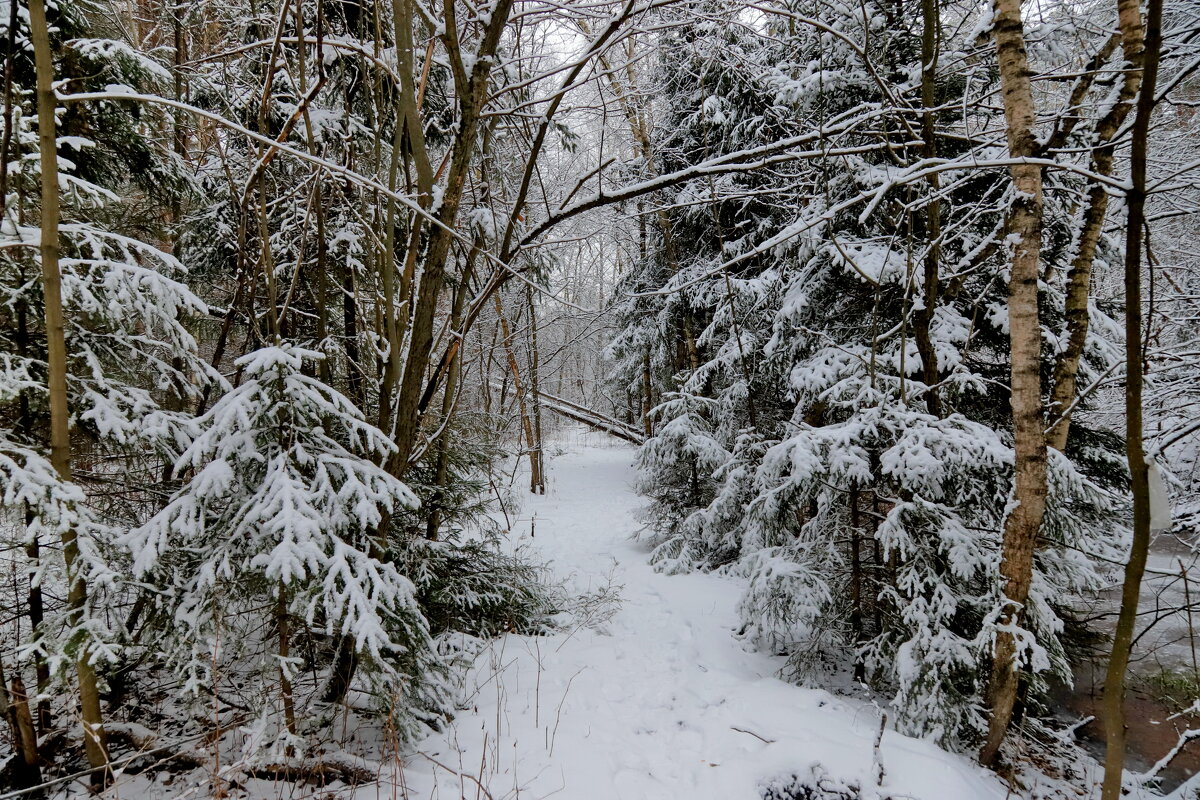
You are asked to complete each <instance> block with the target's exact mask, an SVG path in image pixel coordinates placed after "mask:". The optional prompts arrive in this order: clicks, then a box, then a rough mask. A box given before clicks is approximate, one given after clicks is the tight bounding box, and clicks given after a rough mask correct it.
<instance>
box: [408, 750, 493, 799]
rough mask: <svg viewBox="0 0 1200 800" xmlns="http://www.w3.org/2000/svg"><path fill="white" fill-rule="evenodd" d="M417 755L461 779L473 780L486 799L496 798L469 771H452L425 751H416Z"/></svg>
mask: <svg viewBox="0 0 1200 800" xmlns="http://www.w3.org/2000/svg"><path fill="white" fill-rule="evenodd" d="M417 755H419V756H420V757H421V758H424V759H426V760H427V761H431V762H433V763H434V764H435V765H437V766H439V767H441V768H442V769H444V770H446V772H449V773H450V774H451V775H457V776H458V777H459V778H460V779H462V778H467V779H468V780H470V781H473V782H474V783H475V785H476V786H478V787H479V791H481V792H483V793H484V794H485V795H486V796H487V799H488V800H496V798H494V797H492V793H491V792H489V791H488V790H487V787H486V786H484V785H483V784H482V783H480V782H479V780H478V779H477V778H476V777H475V776H474V775H472V774H471V773H469V772H455V771H454V770H452V769H451V768H450V767H447V766H446V765H445V764H443V763H442V762H440V761H438V760H437V759H436V758H434V757H433V756H429V755H426V754H425V753H420V752H419V753H417Z"/></svg>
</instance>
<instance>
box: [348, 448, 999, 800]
mask: <svg viewBox="0 0 1200 800" xmlns="http://www.w3.org/2000/svg"><path fill="white" fill-rule="evenodd" d="M561 448H562V450H563V451H562V452H559V453H558V454H556V455H555V457H553V459H552V461H551V464H550V469H549V482H548V487H547V494H546V495H545V496H542V497H531V498H530V499H528V500H527V501H526V502H525V503H524V507H523V508H522V509H521V511H520V516H519V519H512V520H510V526H511V531H510V537H512V538H514V539H516V540H519V541H520V542H522V543H524V544H526V545H528V546H529V548H530V549H531V550H532V551H534V553H535V555H537V556H540V557H541V558H542V559H543V560H544V561H546V562H547V563H548V564H549V566H550V568H551V569H552V570H553V571H554V572H555V573H556V575H557V576H558V577H559V578H561V579H563V580H565V581H566V582H567V584H568V586H569V588H571V589H572V590H573V591H575V592H577V593H587V592H591V593H597V592H599V593H600V594H601V595H604V596H609V597H612V598H614V601H613V602H612V603H609V604H607V605H608V609H607V612H605V606H606V604H605V603H596V604H595V617H594V618H592V619H585V620H583V624H576V625H575V626H573V628H572V629H568V630H567V631H565V632H563V633H559V634H555V635H551V636H540V637H526V636H508V637H505V638H503V639H501V640H498V641H496V642H494V643H492V645H491V646H489V648H488V649H487V650H485V651H484V652H483V653H481V654H480V656H479V658H478V659H477V661H476V664H475V667H474V670H473V672H472V674H471V677H470V679H469V680H470V683H468V686H470V687H474V690H473V691H468V692H467V696H468V697H469V700H468V701H467V702H468V703H469V707H468V708H467V710H465V711H463V712H461V713H460V715H459V716H458V717H457V719H456V720H455V721H454V722H453V724H451V725H450V726H449V728H448V729H447V730H446V731H444V732H442V733H440V734H436V735H434V736H431V737H429V738H428V739H426V740H425V741H424V742H422V743H420V745H419V746H418V747H417V749H416V754H415V755H411V756H410V757H409V758H408V759H406V763H405V765H404V766H403V767H401V766H400V765H396V766H395V767H394V768H393V769H391V770H388V768H386V767H385V768H384V775H383V777H384V781H383V783H382V784H381V785H380V786H373V787H364V788H360V789H359V790H358V794H357V795H356V800H368V798H384V797H395V798H413V799H414V800H415V799H416V798H422V799H423V798H431V799H439V800H446V799H447V798H480V799H482V798H491V799H492V800H501V798H512V799H513V800H516V798H530V800H534V799H535V798H537V799H538V800H540V798H546V797H551V796H553V797H555V798H560V799H561V800H667V799H668V798H679V800H685V799H686V800H706V799H707V798H712V800H741V799H742V798H745V799H746V800H759V799H760V798H763V797H764V796H765V797H771V798H779V800H785V799H786V798H792V797H796V798H802V797H809V796H810V795H808V794H805V793H803V792H802V791H793V792H788V791H787V787H788V785H789V784H792V785H793V786H794V783H795V780H794V778H793V777H792V776H799V777H800V778H802V779H803V778H808V777H809V776H811V775H813V773H814V770H815V771H816V772H817V774H824V775H826V776H827V780H828V783H829V784H830V785H831V786H832V785H838V784H841V785H845V786H854V785H857V786H858V787H861V788H862V792H861V795H860V794H859V793H857V792H856V793H854V794H853V795H842V794H831V795H829V797H843V796H854V797H858V796H861V797H864V798H867V797H870V798H880V800H883V799H884V798H897V800H898V799H899V798H912V799H913V800H992V798H996V800H999V799H1000V798H1004V797H1006V796H1007V792H1006V790H1005V788H1004V787H1003V785H1002V784H1001V782H1000V781H999V779H997V778H996V776H994V775H992V774H991V773H988V772H985V771H984V770H982V769H980V768H979V767H977V766H975V765H973V764H972V763H971V762H969V761H968V760H967V759H965V758H962V757H959V756H955V755H951V754H948V753H946V752H944V751H942V750H940V749H938V748H937V747H936V746H934V745H933V744H930V743H929V742H924V741H918V740H915V739H912V738H909V737H906V736H902V735H900V734H898V733H896V732H894V731H892V730H886V731H885V732H884V734H883V737H882V742H881V744H880V746H879V748H878V754H877V751H876V739H877V737H878V736H879V735H880V712H879V710H878V709H876V708H874V707H873V706H872V705H870V704H867V703H864V702H860V701H857V700H853V699H848V698H841V697H835V696H834V695H831V694H829V693H827V692H824V691H814V690H808V689H803V688H800V687H797V686H794V685H791V684H788V683H785V682H783V681H781V680H780V679H779V678H778V677H777V674H778V672H779V669H780V667H781V666H782V660H781V659H778V658H775V657H772V656H770V655H765V654H761V653H755V652H747V651H746V650H745V649H743V647H742V645H741V644H740V643H739V641H738V640H737V639H736V638H735V635H734V634H735V629H736V627H737V603H738V600H739V598H740V596H741V593H742V586H741V585H740V583H739V582H738V581H737V580H735V579H732V578H728V577H723V576H719V575H711V574H707V575H705V574H695V575H680V576H666V575H662V574H659V573H656V572H654V571H653V569H652V568H651V567H650V566H649V565H648V563H647V552H646V548H645V547H644V546H642V545H640V544H639V543H638V542H637V541H636V540H635V538H634V534H635V533H636V531H637V530H638V529H639V527H640V523H639V522H638V519H637V513H636V512H637V510H638V508H639V507H640V506H642V505H643V504H644V501H643V500H642V499H641V498H639V497H638V496H637V495H636V494H635V492H634V489H633V487H632V485H631V484H632V481H633V479H634V468H633V467H632V460H633V456H634V451H633V450H632V449H631V448H628V447H626V446H622V445H618V444H616V443H610V442H609V441H608V440H605V439H603V438H601V437H600V436H599V435H590V434H578V435H571V436H569V437H567V438H566V439H564V440H563V442H562V445H561ZM519 479H520V478H519V477H518V480H519ZM606 617H607V618H606ZM880 766H882V772H883V779H882V784H880V783H879V780H878V775H879V771H880ZM389 773H390V774H389ZM772 786H774V787H775V790H776V793H774V794H771V792H770V788H771V787H772ZM813 796H824V795H813Z"/></svg>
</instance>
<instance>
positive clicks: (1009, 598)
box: [979, 0, 1047, 766]
mask: <svg viewBox="0 0 1200 800" xmlns="http://www.w3.org/2000/svg"><path fill="white" fill-rule="evenodd" d="M993 35H994V37H995V40H996V56H997V60H998V61H999V65H1000V87H1001V91H1002V93H1003V95H1004V117H1005V121H1006V123H1007V128H1008V130H1007V133H1008V150H1009V154H1010V155H1011V156H1012V157H1014V158H1028V157H1031V156H1033V155H1034V154H1035V152H1036V147H1037V142H1036V139H1035V137H1034V130H1033V127H1034V121H1035V114H1034V102H1033V87H1032V83H1031V81H1030V72H1029V61H1028V58H1027V56H1026V53H1025V33H1024V25H1023V24H1022V21H1021V3H1020V0H995V7H994V22H993ZM1012 182H1013V191H1014V199H1013V205H1012V209H1011V210H1010V212H1009V218H1008V237H1007V238H1008V241H1009V242H1011V243H1012V244H1011V245H1010V247H1011V261H1010V269H1011V276H1010V278H1009V284H1008V326H1009V341H1010V344H1011V350H1012V353H1011V358H1012V401H1011V402H1012V415H1013V439H1014V444H1015V464H1014V468H1015V469H1014V472H1015V485H1014V488H1013V506H1014V507H1012V508H1011V510H1010V511H1009V514H1008V518H1007V519H1006V520H1005V521H1004V538H1003V546H1002V552H1001V561H1000V575H1001V578H1002V579H1003V581H1004V586H1003V589H1002V591H1003V598H1002V607H1001V610H1000V616H999V618H998V619H997V621H996V640H995V647H994V651H993V654H992V658H993V662H992V674H991V682H990V685H989V691H988V699H989V702H990V705H991V717H990V719H989V722H988V734H987V740H986V741H985V743H984V746H983V749H982V750H981V751H980V754H979V760H980V761H981V762H982V763H983V764H985V765H989V766H990V765H992V764H994V763H995V761H996V756H997V755H998V754H999V752H1000V745H1001V744H1002V743H1003V742H1004V737H1005V734H1006V733H1007V732H1008V725H1009V722H1010V721H1011V720H1012V713H1013V706H1014V704H1015V703H1016V699H1017V689H1018V686H1019V684H1020V676H1021V665H1020V663H1019V658H1018V656H1019V654H1018V652H1017V640H1016V637H1015V636H1014V635H1013V628H1016V627H1019V626H1020V625H1021V623H1022V611H1023V610H1024V606H1025V602H1026V600H1027V599H1028V597H1029V587H1030V583H1031V582H1032V579H1033V553H1034V548H1035V546H1036V544H1037V535H1038V530H1039V529H1040V528H1041V525H1042V516H1043V514H1044V513H1045V510H1046V491H1047V487H1046V436H1045V434H1044V432H1043V430H1044V424H1045V423H1044V416H1043V413H1042V382H1041V373H1040V367H1041V344H1042V331H1041V324H1040V322H1039V319H1038V276H1039V262H1040V259H1041V244H1042V172H1041V168H1040V167H1038V166H1034V165H1028V164H1020V165H1017V166H1014V167H1013V168H1012Z"/></svg>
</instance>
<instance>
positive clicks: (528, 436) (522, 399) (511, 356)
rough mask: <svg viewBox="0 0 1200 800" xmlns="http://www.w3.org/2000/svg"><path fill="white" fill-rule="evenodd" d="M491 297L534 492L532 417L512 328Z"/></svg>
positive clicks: (496, 297)
mask: <svg viewBox="0 0 1200 800" xmlns="http://www.w3.org/2000/svg"><path fill="white" fill-rule="evenodd" d="M492 299H493V300H494V301H495V303H496V316H497V317H499V319H500V332H501V334H502V335H503V341H504V356H505V359H506V360H507V361H508V371H509V372H511V373H512V376H513V394H514V395H515V396H516V399H517V408H518V410H519V411H520V414H521V428H522V429H523V430H524V431H525V444H526V448H527V452H528V454H529V490H530V491H531V492H536V491H537V489H536V487H537V486H538V485H539V484H540V483H541V476H540V474H539V472H540V470H541V464H540V463H539V462H538V458H537V452H536V447H535V444H534V438H533V437H534V433H533V419H532V417H530V415H529V406H528V404H527V402H526V394H525V383H524V381H522V380H521V369H520V367H519V366H518V365H517V355H516V353H515V352H513V346H512V329H511V328H510V327H509V325H508V318H507V317H505V316H504V307H503V306H501V305H500V295H499V294H495V295H492Z"/></svg>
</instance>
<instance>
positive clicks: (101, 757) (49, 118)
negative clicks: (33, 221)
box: [29, 0, 109, 786]
mask: <svg viewBox="0 0 1200 800" xmlns="http://www.w3.org/2000/svg"><path fill="white" fill-rule="evenodd" d="M29 33H30V39H31V40H32V42H33V52H34V60H35V63H36V70H37V110H38V145H39V149H40V155H41V169H42V175H41V182H42V186H41V189H42V229H41V236H42V241H41V245H40V250H41V256H42V291H43V295H44V305H45V316H46V352H47V357H46V361H47V384H48V387H47V388H48V390H49V397H50V461H51V463H53V465H54V468H55V470H57V471H58V476H59V478H60V479H61V480H62V481H63V482H64V483H66V482H69V481H70V480H71V435H70V428H69V425H70V409H69V408H68V407H67V347H66V334H65V332H64V326H63V306H62V276H61V274H60V272H59V265H58V250H59V243H58V215H59V197H58V152H57V149H56V148H57V133H56V124H55V119H54V110H55V106H56V105H57V98H56V97H55V94H54V53H53V51H52V50H51V47H50V33H49V30H48V27H47V24H46V6H45V2H44V0H30V2H29ZM76 537H77V533H76V531H75V529H74V528H72V527H67V528H66V529H65V530H64V531H63V533H62V544H63V559H64V560H65V561H66V567H67V581H68V584H67V613H68V622H69V624H70V625H71V626H72V627H75V626H77V625H78V624H79V623H80V621H81V620H82V617H83V613H84V607H85V605H86V604H87V584H86V583H85V581H84V577H83V575H81V574H80V572H81V566H82V565H81V564H79V544H78V542H77V540H76ZM75 671H76V674H77V675H78V678H79V703H80V706H81V711H82V720H83V743H84V749H85V750H86V752H87V759H88V764H89V765H90V766H91V767H92V770H93V771H92V776H91V780H92V784H93V785H94V786H103V785H104V784H106V783H107V781H108V776H109V771H108V747H107V745H106V742H105V736H104V728H103V716H102V713H101V710H100V689H99V686H98V684H97V681H96V671H95V668H94V667H93V666H92V663H91V653H90V650H89V648H88V646H87V642H86V641H85V642H82V643H81V645H80V647H79V652H78V654H77V656H76V659H75Z"/></svg>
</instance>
